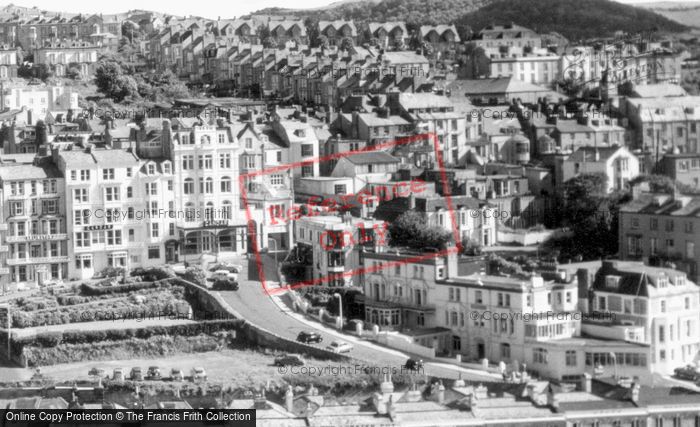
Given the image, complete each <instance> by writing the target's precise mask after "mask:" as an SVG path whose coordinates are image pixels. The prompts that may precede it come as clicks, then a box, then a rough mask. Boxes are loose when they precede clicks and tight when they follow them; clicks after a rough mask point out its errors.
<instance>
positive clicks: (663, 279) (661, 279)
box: [656, 277, 668, 288]
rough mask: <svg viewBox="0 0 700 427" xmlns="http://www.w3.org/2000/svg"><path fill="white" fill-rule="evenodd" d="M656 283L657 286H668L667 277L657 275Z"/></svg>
mask: <svg viewBox="0 0 700 427" xmlns="http://www.w3.org/2000/svg"><path fill="white" fill-rule="evenodd" d="M656 284H657V286H658V287H659V288H666V287H668V277H659V278H658V280H657V281H656Z"/></svg>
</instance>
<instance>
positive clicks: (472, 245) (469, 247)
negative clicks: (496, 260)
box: [460, 237, 483, 256]
mask: <svg viewBox="0 0 700 427" xmlns="http://www.w3.org/2000/svg"><path fill="white" fill-rule="evenodd" d="M482 250H483V248H482V246H481V244H480V243H479V242H477V241H476V240H473V239H470V238H469V237H465V238H464V239H462V246H461V248H460V252H461V253H462V254H464V255H471V256H475V255H481V252H482Z"/></svg>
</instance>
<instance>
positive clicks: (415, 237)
mask: <svg viewBox="0 0 700 427" xmlns="http://www.w3.org/2000/svg"><path fill="white" fill-rule="evenodd" d="M451 241H452V234H451V233H450V232H449V231H447V230H445V229H444V228H442V227H438V226H429V225H428V224H427V222H426V219H425V217H424V216H423V215H422V214H420V213H418V212H415V211H408V212H404V213H402V214H401V215H400V216H399V217H398V218H397V219H396V220H395V221H394V222H392V223H391V225H389V244H390V245H391V246H406V247H409V248H412V249H418V250H421V249H425V248H436V249H445V248H446V247H447V245H448V243H450V242H451Z"/></svg>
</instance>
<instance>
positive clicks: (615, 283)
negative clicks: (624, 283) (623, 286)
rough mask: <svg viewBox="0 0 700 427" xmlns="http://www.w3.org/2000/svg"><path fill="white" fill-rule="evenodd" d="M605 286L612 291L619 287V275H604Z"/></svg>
mask: <svg viewBox="0 0 700 427" xmlns="http://www.w3.org/2000/svg"><path fill="white" fill-rule="evenodd" d="M605 287H606V288H608V289H610V290H614V291H616V290H618V289H620V276H612V275H610V276H605Z"/></svg>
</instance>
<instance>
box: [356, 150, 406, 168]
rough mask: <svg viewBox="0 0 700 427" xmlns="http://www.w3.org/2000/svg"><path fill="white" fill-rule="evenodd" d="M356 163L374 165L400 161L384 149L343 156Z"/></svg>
mask: <svg viewBox="0 0 700 427" xmlns="http://www.w3.org/2000/svg"><path fill="white" fill-rule="evenodd" d="M345 158H346V159H348V161H350V162H351V163H353V164H356V165H376V164H380V163H400V161H399V159H397V158H396V157H394V156H392V155H391V154H389V153H387V152H385V151H371V152H360V153H354V154H352V155H350V156H347V157H345Z"/></svg>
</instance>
